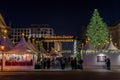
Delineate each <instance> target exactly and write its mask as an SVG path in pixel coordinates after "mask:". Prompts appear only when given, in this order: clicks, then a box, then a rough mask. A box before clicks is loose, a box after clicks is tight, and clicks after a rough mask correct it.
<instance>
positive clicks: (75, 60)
mask: <svg viewBox="0 0 120 80" xmlns="http://www.w3.org/2000/svg"><path fill="white" fill-rule="evenodd" d="M74 68H75V69H77V59H76V58H74Z"/></svg>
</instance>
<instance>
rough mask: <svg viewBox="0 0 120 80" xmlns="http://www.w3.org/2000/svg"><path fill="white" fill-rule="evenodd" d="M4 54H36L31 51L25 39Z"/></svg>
mask: <svg viewBox="0 0 120 80" xmlns="http://www.w3.org/2000/svg"><path fill="white" fill-rule="evenodd" d="M6 53H12V54H13V53H15V54H25V53H34V54H36V53H37V52H36V51H35V50H33V49H32V48H31V47H30V46H29V44H28V43H27V42H26V40H25V38H24V37H22V38H21V40H20V42H19V43H18V44H17V45H16V46H15V47H14V48H12V49H11V50H9V51H8V52H6Z"/></svg>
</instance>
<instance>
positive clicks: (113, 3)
mask: <svg viewBox="0 0 120 80" xmlns="http://www.w3.org/2000/svg"><path fill="white" fill-rule="evenodd" d="M95 8H97V9H98V11H99V13H100V15H101V17H103V20H104V21H105V22H106V23H107V24H108V25H112V24H114V23H115V22H116V21H118V20H119V19H120V0H43V1H42V0H3V1H2V0H0V13H1V14H2V15H3V16H4V18H5V21H6V22H7V24H9V22H12V27H24V26H29V25H30V24H49V25H51V26H53V28H54V30H55V33H56V34H67V35H74V36H79V35H80V33H81V27H82V26H84V25H88V23H89V21H90V18H91V16H92V13H93V10H94V9H95Z"/></svg>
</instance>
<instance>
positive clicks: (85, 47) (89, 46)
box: [82, 42, 94, 50]
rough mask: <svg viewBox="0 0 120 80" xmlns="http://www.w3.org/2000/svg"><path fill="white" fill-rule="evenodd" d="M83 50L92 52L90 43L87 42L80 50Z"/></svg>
mask: <svg viewBox="0 0 120 80" xmlns="http://www.w3.org/2000/svg"><path fill="white" fill-rule="evenodd" d="M82 49H83V50H94V48H93V46H92V45H91V43H90V42H87V43H86V44H85V46H84V47H83V48H82Z"/></svg>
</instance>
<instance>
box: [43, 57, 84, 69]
mask: <svg viewBox="0 0 120 80" xmlns="http://www.w3.org/2000/svg"><path fill="white" fill-rule="evenodd" d="M82 64H83V60H82V59H77V58H75V57H68V58H67V57H57V58H44V59H43V60H42V62H41V66H42V68H43V69H65V68H71V69H83V66H82Z"/></svg>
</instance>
